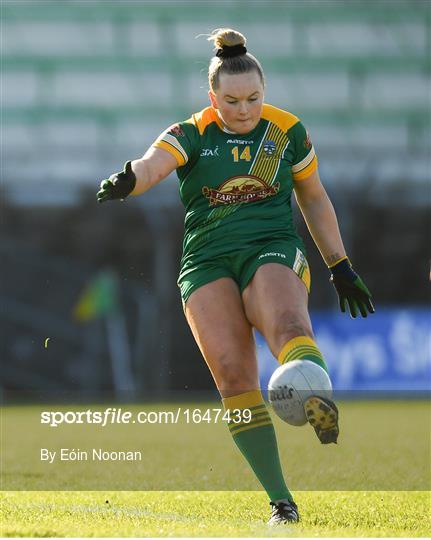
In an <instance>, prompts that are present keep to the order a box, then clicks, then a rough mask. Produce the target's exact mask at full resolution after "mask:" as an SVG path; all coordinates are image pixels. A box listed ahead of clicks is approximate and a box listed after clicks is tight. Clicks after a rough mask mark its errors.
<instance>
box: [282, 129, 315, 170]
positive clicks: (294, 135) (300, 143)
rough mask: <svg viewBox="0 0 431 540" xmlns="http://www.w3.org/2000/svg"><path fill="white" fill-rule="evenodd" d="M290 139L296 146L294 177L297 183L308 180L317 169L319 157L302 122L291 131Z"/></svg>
mask: <svg viewBox="0 0 431 540" xmlns="http://www.w3.org/2000/svg"><path fill="white" fill-rule="evenodd" d="M288 134H289V139H290V140H291V141H292V142H293V145H294V156H293V163H292V176H293V179H294V180H295V181H298V180H304V178H308V177H309V176H310V174H311V173H313V172H314V171H315V170H316V169H317V156H316V153H315V151H314V147H313V143H312V142H311V139H310V136H309V134H308V132H307V130H306V129H305V127H304V125H303V124H302V122H297V123H296V124H295V125H294V126H293V127H292V128H290V130H289V133H288Z"/></svg>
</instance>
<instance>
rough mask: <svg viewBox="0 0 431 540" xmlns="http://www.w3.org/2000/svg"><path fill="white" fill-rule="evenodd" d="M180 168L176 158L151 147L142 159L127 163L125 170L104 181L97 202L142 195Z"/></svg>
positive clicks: (164, 151) (160, 149)
mask: <svg viewBox="0 0 431 540" xmlns="http://www.w3.org/2000/svg"><path fill="white" fill-rule="evenodd" d="M177 167H178V162H177V160H176V159H175V157H174V156H173V155H172V154H170V153H169V152H167V151H166V150H163V149H162V148H155V147H154V146H151V147H150V148H149V149H148V150H147V152H146V153H145V155H144V156H143V157H142V158H140V159H135V160H133V161H127V162H126V164H125V166H124V170H123V171H121V172H118V173H114V174H112V175H111V176H110V177H109V178H107V179H106V180H102V182H101V184H100V190H99V192H98V193H97V200H98V201H99V202H100V203H102V202H105V201H108V200H112V199H125V198H126V197H127V196H128V195H140V194H141V193H144V192H145V191H147V190H149V189H150V188H151V187H153V186H155V185H156V184H158V183H159V182H161V181H162V180H163V179H164V178H166V177H167V176H169V175H170V174H171V173H172V172H173V171H174V170H175V169H176V168H177Z"/></svg>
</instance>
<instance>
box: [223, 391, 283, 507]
mask: <svg viewBox="0 0 431 540" xmlns="http://www.w3.org/2000/svg"><path fill="white" fill-rule="evenodd" d="M223 405H224V408H225V410H226V411H227V410H229V411H230V416H231V421H230V422H229V430H230V432H231V435H232V437H233V440H234V441H235V444H236V445H237V446H238V448H239V449H240V451H241V453H242V454H243V456H244V457H245V458H246V460H247V461H248V463H249V464H250V466H251V468H252V469H253V471H254V473H255V475H256V476H257V478H258V480H259V482H260V483H261V484H262V486H263V487H264V489H265V491H266V492H267V493H268V496H269V498H270V500H271V501H278V500H280V499H288V500H289V501H293V497H292V495H291V493H290V491H289V490H288V489H287V486H286V483H285V481H284V478H283V472H282V470H281V464H280V458H279V455H278V448H277V439H276V437H275V431H274V426H273V425H272V420H271V417H270V416H269V413H268V409H267V408H266V405H265V402H264V401H263V398H262V394H261V392H260V390H253V391H251V392H245V393H244V394H239V395H237V396H232V397H228V398H224V399H223ZM235 409H239V410H240V411H244V410H245V409H248V410H250V411H251V417H250V416H249V413H248V412H247V413H243V414H241V416H240V418H241V421H240V422H237V421H234V420H237V419H238V415H237V414H234V413H233V412H232V411H234V410H235ZM248 418H250V421H248V422H247V420H248Z"/></svg>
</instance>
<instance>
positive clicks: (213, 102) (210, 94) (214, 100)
mask: <svg viewBox="0 0 431 540" xmlns="http://www.w3.org/2000/svg"><path fill="white" fill-rule="evenodd" d="M208 97H209V98H210V101H211V105H212V107H214V109H218V105H217V98H216V96H215V94H214V92H213V91H212V90H208Z"/></svg>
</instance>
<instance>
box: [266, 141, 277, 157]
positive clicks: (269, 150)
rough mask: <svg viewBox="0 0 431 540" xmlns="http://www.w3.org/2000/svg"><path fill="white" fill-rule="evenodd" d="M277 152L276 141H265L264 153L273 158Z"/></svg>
mask: <svg viewBox="0 0 431 540" xmlns="http://www.w3.org/2000/svg"><path fill="white" fill-rule="evenodd" d="M276 150H277V145H276V144H275V142H274V141H263V151H264V152H265V154H266V155H267V156H272V155H273V154H275V151H276Z"/></svg>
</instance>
